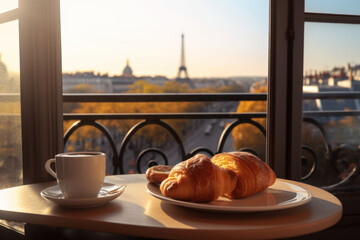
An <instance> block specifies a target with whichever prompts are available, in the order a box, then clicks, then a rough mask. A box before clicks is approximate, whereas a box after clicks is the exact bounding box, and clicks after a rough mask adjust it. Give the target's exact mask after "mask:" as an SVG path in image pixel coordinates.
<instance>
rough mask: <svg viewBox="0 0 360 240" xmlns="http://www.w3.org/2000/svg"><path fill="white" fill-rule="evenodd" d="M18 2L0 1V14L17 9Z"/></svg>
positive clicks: (17, 0) (16, 0) (13, 0)
mask: <svg viewBox="0 0 360 240" xmlns="http://www.w3.org/2000/svg"><path fill="white" fill-rule="evenodd" d="M18 4H19V0H1V1H0V13H2V12H7V11H9V10H12V9H15V8H18Z"/></svg>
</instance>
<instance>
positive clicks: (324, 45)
mask: <svg viewBox="0 0 360 240" xmlns="http://www.w3.org/2000/svg"><path fill="white" fill-rule="evenodd" d="M344 36H351V37H344ZM359 39H360V26H359V25H347V24H326V23H306V25H305V43H304V86H303V90H304V95H305V96H304V97H305V100H304V102H303V113H304V116H305V117H307V119H306V121H304V124H303V156H304V159H303V166H302V173H303V176H306V175H308V174H309V173H310V172H311V170H312V168H313V166H316V168H315V171H314V172H313V174H310V175H309V176H308V177H309V178H308V180H307V181H309V182H310V183H312V184H315V185H318V186H327V189H328V190H333V191H345V190H348V189H352V190H354V189H356V190H359V188H358V186H359V179H358V177H357V170H358V168H359V162H358V159H359V153H360V151H359V140H360V125H359V124H360V119H359V115H358V113H357V112H356V111H358V110H359V107H360V99H359V98H356V97H355V98H354V97H352V98H349V96H354V93H355V92H356V91H360V46H359V45H358V44H357V42H358V41H359ZM307 93H314V94H315V95H317V98H316V99H306V94H307ZM340 93H344V94H345V97H341V96H339V94H340ZM319 94H327V96H326V97H327V98H328V99H324V98H321V97H320V96H319ZM336 94H338V95H337V96H336ZM320 113H321V115H319V114H320ZM317 114H318V115H317Z"/></svg>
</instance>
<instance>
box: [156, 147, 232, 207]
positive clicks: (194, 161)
mask: <svg viewBox="0 0 360 240" xmlns="http://www.w3.org/2000/svg"><path fill="white" fill-rule="evenodd" d="M236 181H237V179H236V175H235V173H234V172H233V171H231V170H228V169H226V168H220V167H218V166H217V165H215V164H213V163H212V162H211V160H210V158H209V157H208V156H206V155H204V154H197V155H195V156H194V157H192V158H190V159H188V160H186V161H184V162H181V163H178V164H177V165H175V166H174V167H173V168H172V169H171V171H170V174H169V177H168V178H166V179H165V180H164V181H162V182H161V184H160V191H161V193H162V194H163V195H165V196H167V197H170V198H173V199H177V200H184V201H190V202H210V201H213V200H215V199H217V198H218V197H219V196H220V195H223V194H225V193H228V192H230V191H232V190H233V189H234V188H235V185H236Z"/></svg>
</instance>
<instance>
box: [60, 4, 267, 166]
mask: <svg viewBox="0 0 360 240" xmlns="http://www.w3.org/2000/svg"><path fill="white" fill-rule="evenodd" d="M268 19H269V2H268V0H258V1H239V0H227V1H216V0H211V1H208V0H199V1H191V0H186V1H184V0H181V1H180V0H178V1H167V0H153V1H148V0H122V1H118V0H111V1H110V0H109V1H101V2H100V1H80V0H78V1H71V0H62V1H61V21H62V23H61V27H62V34H61V35H62V59H63V64H62V66H63V91H64V92H65V93H67V92H72V93H89V92H91V93H99V92H105V93H178V92H180V93H214V92H219V93H228V92H236V93H248V92H264V93H266V92H267V88H266V86H267V84H266V79H267V72H268V35H269V34H268V26H269V20H268ZM164 101H166V99H165V100H164ZM92 111H94V112H103V113H144V112H146V113H149V112H150V113H179V112H180V113H184V112H185V113H186V112H236V111H238V112H266V102H265V101H262V102H260V103H259V102H251V101H242V103H241V104H239V102H238V101H232V102H230V101H229V102H226V101H224V102H190V103H189V102H180V103H175V104H174V103H168V102H165V103H114V104H113V103H97V104H93V103H91V104H90V103H79V104H76V103H74V104H65V105H64V112H92ZM258 120H259V119H257V120H256V121H258ZM233 121H235V119H197V120H191V119H186V120H168V121H167V123H169V125H171V126H172V127H173V128H174V129H175V131H176V132H177V133H179V135H180V137H181V138H182V140H183V142H184V144H185V149H186V152H187V153H188V152H190V151H191V150H192V149H194V148H196V147H206V148H208V149H210V150H211V151H212V152H216V147H217V145H218V144H217V143H218V141H219V139H220V136H221V133H222V131H223V130H224V129H225V127H226V126H227V125H228V124H229V123H231V122H233ZM259 121H260V124H261V125H263V126H265V119H260V120H259ZM136 122H138V120H136V121H135V120H129V121H127V122H120V121H119V122H118V123H115V121H112V122H109V121H108V123H106V124H107V127H108V128H110V129H111V131H113V135H117V134H118V135H117V136H118V140H117V141H118V143H117V146H119V145H120V144H121V141H122V140H123V138H124V136H125V135H126V133H127V130H129V129H130V127H132V126H133V125H134V124H135V123H136ZM130 123H131V124H130ZM69 126H70V123H68V122H67V123H65V127H64V129H65V130H66V129H67V127H69ZM254 128H255V130H254ZM79 131H80V130H79ZM84 131H85V130H84ZM253 131H256V132H258V133H259V134H258V135H259V136H258V135H256V136H255V135H253V134H247V133H250V132H253ZM91 132H94V134H90V133H91ZM141 132H142V133H143V134H146V133H151V134H155V133H156V134H157V135H156V136H159V135H161V136H164V137H163V138H162V139H163V140H164V141H163V142H161V143H160V142H159V143H158V146H156V147H161V146H162V147H164V146H167V145H164V144H165V143H166V144H168V145H170V144H169V141H170V140H169V139H172V138H171V136H170V137H166V136H167V134H168V133H162V132H161V131H160V130H159V131H158V130H157V129H155V128H149V129H147V130H146V129H144V131H141ZM95 133H96V131H95V130H94V131H90V130H89V131H88V133H85V132H84V133H82V134H81V133H80V132H79V133H74V135H76V134H78V136H79V139H76V140H75V139H74V138H71V139H70V140H71V141H72V143H74V144H75V143H76V144H77V145H71V144H70V146H68V145H67V146H68V148H67V150H69V151H70V150H73V149H76V150H81V148H86V147H90V146H93V144H89V143H86V141H88V140H86V139H84V138H83V137H82V136H97V135H96V134H95ZM151 134H148V135H151ZM100 136H101V134H100ZM144 136H145V135H143V141H140V140H139V139H141V138H138V140H137V141H135V140H134V143H131V144H132V145H131V146H132V148H133V149H135V148H136V147H137V145H136V144H139V143H141V142H143V144H144V145H145V144H146V143H147V142H146V141H147V138H144ZM251 136H252V137H251ZM94 138H96V139H99V138H100V137H94ZM250 138H251V141H245V140H244V139H250ZM134 139H137V138H136V137H134ZM257 139H259V141H257ZM99 141H100V140H99ZM95 142H96V141H93V143H95ZM100 142H101V141H100ZM102 142H103V141H102ZM145 142H146V143H145ZM148 142H151V141H150V140H149V141H148ZM153 142H154V141H153ZM249 142H251V146H248V145H247V144H248V143H249ZM108 145H109V144H107V146H108ZM175 146H176V143H175ZM152 147H155V146H152ZM240 148H252V149H257V151H258V154H259V155H261V156H264V154H263V153H264V152H265V138H264V136H263V134H262V133H261V131H260V130H259V129H256V127H254V126H252V125H251V124H245V123H244V124H242V125H241V127H239V129H234V130H233V132H232V133H231V134H229V139H228V140H227V141H226V144H225V148H224V151H230V150H234V149H240ZM136 155H137V153H136V154H135V156H136ZM132 158H133V157H132ZM174 159H176V160H177V161H178V159H179V158H174Z"/></svg>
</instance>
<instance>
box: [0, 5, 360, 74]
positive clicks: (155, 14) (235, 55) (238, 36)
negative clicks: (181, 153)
mask: <svg viewBox="0 0 360 240" xmlns="http://www.w3.org/2000/svg"><path fill="white" fill-rule="evenodd" d="M16 2H17V1H13V0H12V1H9V0H1V1H0V13H1V12H3V11H6V10H10V9H12V8H16V7H17V4H15V3H16ZM305 8H306V11H315V12H316V11H322V12H329V13H333V12H335V13H345V14H360V1H356V0H346V1H341V2H339V1H335V0H311V1H306V6H305ZM268 18H269V1H268V0H253V1H244V0H223V1H221V0H193V1H191V0H172V1H168V0H106V1H99V0H76V1H73V0H61V28H62V60H63V71H64V72H76V71H94V72H96V73H97V72H99V73H102V74H105V73H108V74H110V75H119V74H121V73H122V70H123V68H124V67H125V65H126V60H127V59H129V62H130V66H131V68H132V69H133V72H134V74H135V75H136V76H142V75H150V76H155V75H164V76H167V77H169V78H173V77H176V74H177V72H178V68H179V65H180V50H181V49H180V47H181V34H182V33H184V35H185V62H186V66H187V70H188V73H189V76H190V77H232V76H267V73H268V34H269V33H268V27H269V20H268ZM0 33H1V38H0V54H1V56H2V61H3V62H5V64H6V65H7V66H8V70H9V71H10V72H18V71H19V49H18V47H19V42H18V41H19V40H18V21H13V22H10V23H5V24H0ZM359 39H360V25H355V24H354V25H352V24H326V23H306V24H305V42H304V49H305V51H304V71H309V70H310V69H311V70H313V71H314V70H317V71H319V70H330V69H332V68H333V67H336V66H339V67H342V66H346V64H347V63H351V64H352V65H354V64H359V63H360V46H359V45H358V41H359Z"/></svg>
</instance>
